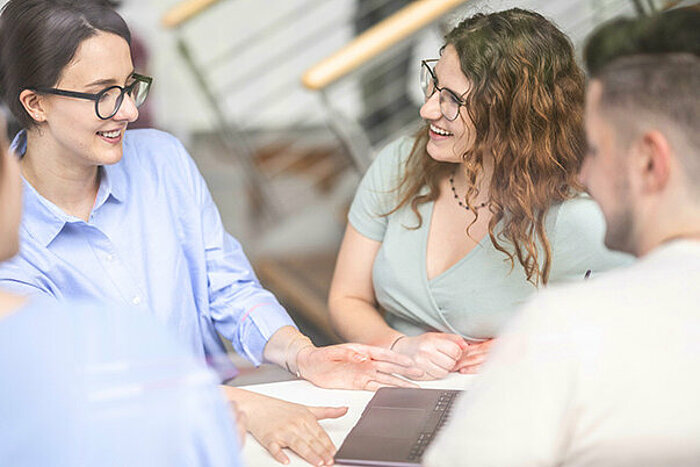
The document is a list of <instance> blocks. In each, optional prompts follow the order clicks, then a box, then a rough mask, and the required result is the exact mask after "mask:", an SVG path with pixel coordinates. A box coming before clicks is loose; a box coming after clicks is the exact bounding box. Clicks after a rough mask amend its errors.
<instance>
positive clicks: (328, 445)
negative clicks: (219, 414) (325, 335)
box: [224, 387, 348, 465]
mask: <svg viewBox="0 0 700 467" xmlns="http://www.w3.org/2000/svg"><path fill="white" fill-rule="evenodd" d="M224 391H225V392H226V395H227V397H228V398H229V400H233V401H235V402H236V405H237V407H238V408H239V410H240V411H241V412H243V414H244V417H245V420H246V424H247V429H248V431H249V432H250V434H251V435H253V437H254V438H255V439H256V440H258V442H259V443H260V444H261V445H262V446H263V447H264V448H265V449H267V450H268V451H269V452H270V454H271V455H272V457H274V458H275V459H276V460H277V461H278V462H281V463H282V464H288V463H289V457H288V456H287V455H286V454H285V453H284V451H283V449H284V448H289V449H291V450H292V451H294V452H295V453H297V454H298V455H299V456H300V457H302V458H303V459H304V460H306V461H307V462H309V463H311V464H313V465H333V456H334V455H335V453H336V451H337V449H336V447H335V446H334V445H333V442H332V441H331V439H330V438H329V437H328V434H326V432H325V431H323V428H321V425H319V423H318V420H321V419H324V418H338V417H342V416H343V415H345V413H347V411H348V408H347V407H309V406H305V405H300V404H295V403H293V402H286V401H283V400H280V399H275V398H272V397H268V396H263V395H262V394H256V393H254V392H250V391H245V390H242V389H238V388H232V387H224Z"/></svg>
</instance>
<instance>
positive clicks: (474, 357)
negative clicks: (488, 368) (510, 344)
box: [452, 339, 493, 374]
mask: <svg viewBox="0 0 700 467" xmlns="http://www.w3.org/2000/svg"><path fill="white" fill-rule="evenodd" d="M491 344H493V339H488V340H485V341H483V342H473V343H471V342H470V343H469V345H468V346H467V348H466V349H464V351H463V352H462V357H461V358H460V359H459V361H458V362H457V364H456V365H455V366H454V368H453V369H452V371H458V372H460V373H462V374H475V373H478V372H479V370H480V369H481V365H482V364H483V363H484V361H486V357H487V356H488V353H489V350H490V349H491Z"/></svg>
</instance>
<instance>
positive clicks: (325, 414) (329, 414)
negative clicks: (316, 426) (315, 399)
mask: <svg viewBox="0 0 700 467" xmlns="http://www.w3.org/2000/svg"><path fill="white" fill-rule="evenodd" d="M306 408H307V409H308V410H309V412H311V414H312V415H313V416H314V417H316V420H321V419H324V418H338V417H342V416H343V415H345V414H346V413H347V412H348V408H347V407H313V406H306Z"/></svg>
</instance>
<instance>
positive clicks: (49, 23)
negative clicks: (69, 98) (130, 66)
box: [0, 0, 131, 128]
mask: <svg viewBox="0 0 700 467" xmlns="http://www.w3.org/2000/svg"><path fill="white" fill-rule="evenodd" d="M98 31H105V32H110V33H113V34H116V35H118V36H120V37H122V38H124V40H126V42H127V43H131V35H130V33H129V28H128V27H127V25H126V23H125V22H124V20H123V19H122V17H121V16H119V14H118V13H117V12H116V11H114V9H113V8H112V7H111V4H110V3H109V2H108V1H106V0H10V1H9V2H7V4H6V5H5V6H4V7H3V9H2V14H1V15H0V96H2V100H3V101H4V102H5V104H6V105H7V107H8V108H9V109H10V111H11V112H12V114H13V115H14V117H15V118H16V119H17V121H18V122H19V123H20V125H21V126H22V127H23V128H30V127H31V126H33V125H34V121H33V120H32V118H31V117H30V116H29V115H28V114H27V112H26V111H25V109H24V107H23V106H22V104H21V102H20V101H19V95H20V93H21V92H22V90H23V89H26V88H38V87H52V86H54V85H55V84H56V83H57V82H58V81H59V79H60V76H61V72H62V71H63V69H64V68H65V66H66V65H68V64H69V63H70V61H71V60H72V59H73V55H75V51H76V50H77V49H78V46H79V45H80V43H81V42H83V41H84V40H85V39H87V38H89V37H91V36H93V35H95V34H96V33H97V32H98Z"/></svg>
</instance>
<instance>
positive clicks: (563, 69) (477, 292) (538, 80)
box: [329, 9, 629, 379]
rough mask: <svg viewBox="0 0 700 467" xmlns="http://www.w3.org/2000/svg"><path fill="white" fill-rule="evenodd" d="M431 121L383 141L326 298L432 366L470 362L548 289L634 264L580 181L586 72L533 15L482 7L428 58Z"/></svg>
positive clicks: (365, 335)
mask: <svg viewBox="0 0 700 467" xmlns="http://www.w3.org/2000/svg"><path fill="white" fill-rule="evenodd" d="M420 66H421V86H422V89H423V93H424V95H425V104H424V105H423V106H422V107H421V109H420V115H421V117H422V118H423V119H424V120H425V125H424V127H423V128H422V129H421V130H420V131H418V133H417V134H416V135H415V136H414V137H412V138H401V139H399V140H397V141H395V142H394V143H392V144H390V145H389V146H387V147H386V148H385V149H384V150H383V151H382V152H381V153H380V154H379V155H378V156H377V158H376V160H375V161H374V163H373V164H372V166H371V167H370V168H369V170H368V172H367V174H365V176H364V179H363V180H362V182H361V184H360V187H359V189H358V191H357V194H356V196H355V200H354V202H353V204H352V207H351V209H350V213H349V216H348V218H349V224H348V227H347V230H346V233H345V238H344V240H343V243H342V246H341V249H340V252H339V255H338V262H337V265H336V270H335V274H334V278H333V282H332V285H331V291H330V298H329V307H330V315H331V320H332V322H333V323H334V326H335V328H336V330H337V332H338V333H339V334H340V335H341V336H343V337H344V338H346V339H348V340H351V341H359V342H364V343H367V344H372V345H377V346H383V347H385V348H388V349H392V350H395V351H398V352H401V353H403V354H405V355H407V356H410V357H412V358H413V359H414V360H415V361H416V362H417V364H418V366H419V368H420V369H422V370H424V371H425V375H424V376H423V378H428V379H434V378H442V377H444V376H446V375H447V374H448V373H450V372H453V371H460V372H463V373H470V372H474V371H476V370H477V369H478V367H479V365H480V364H481V363H482V362H483V361H484V359H485V357H486V355H487V354H488V348H489V346H490V345H491V339H492V338H494V337H496V336H497V335H498V333H499V331H500V330H501V328H502V327H503V325H504V324H505V323H506V322H507V321H508V319H509V318H510V317H511V316H512V315H513V314H514V312H515V310H516V308H517V306H518V305H520V304H521V303H523V302H524V301H525V300H526V299H527V297H528V296H529V295H530V294H531V293H533V292H534V291H535V290H536V289H537V288H538V287H540V286H543V285H546V284H548V283H555V282H558V281H565V280H574V279H579V280H580V279H583V278H584V277H588V276H589V275H590V274H591V271H593V273H594V274H595V273H597V272H600V271H604V270H606V269H608V268H611V267H613V266H616V265H618V264H621V263H624V262H627V261H629V259H628V258H625V257H623V256H621V255H617V254H613V253H610V252H608V251H607V250H606V249H605V247H604V246H603V233H604V220H603V217H602V214H601V213H600V211H599V210H598V208H597V207H596V205H595V203H594V202H593V201H592V200H590V199H589V198H588V197H586V196H584V195H582V193H581V190H582V188H583V187H581V186H580V184H579V183H578V181H577V172H578V170H579V168H580V166H581V161H582V159H583V152H584V146H585V143H584V136H583V122H582V108H583V94H584V77H583V73H582V72H581V70H580V69H579V67H578V66H577V65H576V61H575V59H574V51H573V48H572V46H571V43H570V42H569V40H568V39H567V37H566V36H565V35H564V34H563V33H561V32H560V31H559V30H558V29H557V28H556V27H555V26H554V25H553V24H551V23H550V22H549V21H547V20H546V19H545V18H543V17H542V16H540V15H539V14H537V13H533V12H529V11H525V10H520V9H513V10H508V11H503V12H499V13H493V14H489V15H483V14H478V15H475V16H473V17H471V18H468V19H466V20H464V21H463V22H461V23H460V24H459V25H458V26H456V27H455V28H454V29H453V30H452V31H451V32H450V33H449V34H448V35H447V36H446V41H445V46H444V47H443V48H442V50H441V56H440V58H439V59H436V60H424V61H422V62H421V64H420Z"/></svg>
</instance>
